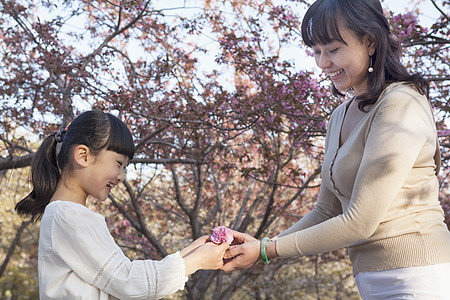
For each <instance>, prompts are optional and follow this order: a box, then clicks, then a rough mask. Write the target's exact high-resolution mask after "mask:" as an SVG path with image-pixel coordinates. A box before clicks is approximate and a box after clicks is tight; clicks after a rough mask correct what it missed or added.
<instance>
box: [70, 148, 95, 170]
mask: <svg viewBox="0 0 450 300" xmlns="http://www.w3.org/2000/svg"><path fill="white" fill-rule="evenodd" d="M90 155H92V154H91V153H90V150H89V147H87V146H85V145H77V146H76V147H75V149H74V150H73V158H74V160H75V163H76V164H78V165H79V166H81V167H87V166H89V162H90V161H89V156H90Z"/></svg>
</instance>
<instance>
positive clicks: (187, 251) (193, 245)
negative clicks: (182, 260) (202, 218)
mask: <svg viewBox="0 0 450 300" xmlns="http://www.w3.org/2000/svg"><path fill="white" fill-rule="evenodd" d="M208 240H209V235H204V236H201V237H199V238H198V239H196V240H195V241H193V242H192V243H191V244H190V245H189V246H187V247H186V248H184V249H183V250H181V251H180V256H181V257H185V256H186V255H189V254H190V253H192V251H195V249H197V248H198V247H200V246H203V245H204V244H206V242H207V241H208Z"/></svg>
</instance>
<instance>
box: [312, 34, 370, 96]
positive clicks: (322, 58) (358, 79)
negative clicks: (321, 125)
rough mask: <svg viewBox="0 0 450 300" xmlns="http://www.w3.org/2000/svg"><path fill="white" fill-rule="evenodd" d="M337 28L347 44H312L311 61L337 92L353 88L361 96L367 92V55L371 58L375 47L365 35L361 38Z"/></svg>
mask: <svg viewBox="0 0 450 300" xmlns="http://www.w3.org/2000/svg"><path fill="white" fill-rule="evenodd" d="M339 27H340V28H339V31H340V33H341V36H342V38H343V40H344V41H345V42H346V44H344V43H342V42H339V41H333V42H331V43H328V44H325V45H323V44H318V45H314V46H313V47H312V49H313V51H314V58H315V60H316V64H317V66H318V67H320V68H321V69H322V70H323V71H324V72H325V73H326V74H327V76H328V77H329V78H330V79H331V80H332V81H333V83H334V86H335V87H336V89H338V90H339V91H341V92H344V91H346V90H348V89H350V88H353V90H354V92H355V94H356V95H360V94H362V93H364V92H365V91H366V90H367V79H368V77H369V72H368V68H369V63H370V56H371V55H373V53H374V51H375V46H374V43H372V42H371V41H370V40H369V37H368V36H364V37H363V38H362V39H360V38H358V37H356V35H355V34H354V33H353V32H352V31H350V30H348V29H346V28H345V27H344V26H339Z"/></svg>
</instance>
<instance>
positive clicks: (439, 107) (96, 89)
mask: <svg viewBox="0 0 450 300" xmlns="http://www.w3.org/2000/svg"><path fill="white" fill-rule="evenodd" d="M432 2H433V4H435V7H436V11H437V15H438V16H439V17H438V19H437V20H436V22H435V23H434V25H433V26H431V27H430V28H425V27H422V26H421V25H420V24H419V23H418V22H417V18H418V14H419V13H420V11H413V12H410V13H405V14H394V13H389V12H388V11H387V13H388V14H390V20H391V21H392V23H391V26H392V29H393V31H394V32H395V33H396V34H397V36H398V37H399V38H400V39H401V41H402V43H403V46H404V49H405V54H406V57H407V63H408V66H409V67H410V68H411V69H413V70H418V71H421V72H424V73H425V74H426V76H427V77H428V78H429V79H430V81H431V84H432V91H431V96H432V97H431V98H432V101H433V105H434V106H435V108H436V117H437V121H438V124H439V130H440V131H439V132H440V136H441V142H442V148H443V149H442V150H443V151H442V152H443V157H444V165H443V171H442V174H443V176H442V201H443V204H444V207H446V213H447V217H448V215H449V203H450V202H449V199H448V198H446V196H445V195H447V194H448V193H446V192H445V191H446V190H447V189H448V180H447V173H448V167H447V161H448V151H447V149H448V148H449V145H450V143H449V141H448V138H449V136H450V134H449V133H448V132H449V131H448V130H447V124H446V122H445V119H446V117H447V113H448V111H449V109H448V104H447V101H448V83H449V79H450V78H449V77H448V74H449V73H448V57H449V56H448V46H449V43H450V40H449V25H448V14H447V15H446V13H445V12H448V11H449V9H448V8H449V6H450V4H449V2H448V1H432ZM0 3H1V7H0V11H1V12H0V23H1V24H2V26H1V29H0V38H1V40H2V44H1V48H0V59H1V61H2V64H1V68H0V80H1V86H0V95H1V99H2V101H1V102H0V105H1V110H0V126H1V127H0V139H1V141H2V148H0V153H1V157H0V171H1V172H5V174H6V172H7V174H8V176H7V177H5V178H4V179H3V182H5V184H8V178H12V177H14V175H15V174H17V171H18V170H21V169H23V168H26V167H28V166H29V164H30V161H31V158H32V156H33V155H34V151H35V150H36V147H37V146H36V145H37V144H38V141H39V140H40V139H42V138H43V137H45V136H47V135H49V134H51V133H52V132H54V131H55V130H57V129H58V128H62V127H64V126H66V125H67V124H68V123H69V122H70V120H72V119H73V118H74V116H76V115H78V114H79V113H80V112H81V111H83V110H86V109H91V108H98V109H103V110H105V111H111V112H113V113H115V114H116V115H118V116H119V117H120V118H121V119H122V120H124V121H125V122H126V123H127V124H128V125H129V127H130V129H131V131H132V133H133V136H134V138H135V142H136V145H137V154H136V157H135V158H134V159H133V161H132V162H131V165H130V166H129V167H128V180H127V181H126V182H125V183H124V184H123V186H121V187H120V188H119V189H118V190H117V191H115V192H114V193H112V194H111V195H110V201H108V202H107V203H103V204H96V203H95V202H90V203H91V205H92V206H93V209H95V210H98V211H100V212H102V213H103V214H104V215H106V216H107V221H108V223H109V227H110V229H111V232H112V234H113V235H114V237H115V238H116V239H117V241H118V243H119V245H120V246H121V247H122V248H123V249H124V250H125V251H126V253H127V254H128V255H129V256H130V257H131V258H150V259H161V258H162V257H164V256H165V255H167V254H169V253H172V252H174V251H176V250H178V249H180V248H181V247H182V246H183V245H186V244H188V243H189V242H190V241H192V240H193V239H195V238H197V237H199V236H200V235H202V234H208V233H210V231H211V229H212V228H213V227H214V226H217V225H226V226H228V227H231V228H234V229H237V230H240V231H244V232H248V233H250V234H252V235H254V236H255V237H257V238H261V237H263V236H265V235H267V236H272V235H275V234H276V233H278V232H280V231H282V230H283V229H286V228H287V227H289V226H290V225H291V224H293V223H294V222H295V221H296V220H298V219H299V218H300V217H301V216H302V215H304V214H305V213H306V212H307V211H308V210H310V209H311V207H312V206H313V205H314V201H315V199H316V197H317V189H318V184H319V182H320V181H319V176H320V162H321V158H322V153H323V137H324V135H325V129H326V121H327V119H328V117H329V116H330V114H331V112H332V111H333V109H334V108H335V107H336V106H337V105H339V104H340V103H341V101H342V100H341V99H337V98H334V97H332V96H331V95H330V93H329V89H328V82H327V80H326V78H324V77H323V76H322V75H321V74H317V73H316V72H314V70H312V69H311V70H308V69H307V68H304V64H305V61H306V60H307V58H305V57H306V55H304V53H305V54H306V53H307V49H306V48H305V47H304V46H303V45H302V41H301V37H300V34H299V25H300V20H301V15H302V13H303V12H304V9H305V8H306V7H307V5H308V2H307V1H294V0H292V1H288V0H286V1H275V0H265V1H263V0H250V1H248V0H247V1H238V0H236V1H220V0H216V1H173V3H174V5H172V6H171V4H170V3H171V2H169V3H168V2H167V1H151V0H146V1H136V0H135V1H133V0H128V1H119V0H117V1H113V0H96V1H86V0H65V1H62V0H61V1H48V0H20V1H15V0H10V1H6V0H0ZM177 5H178V6H177ZM288 49H290V51H291V52H290V54H292V52H294V53H295V55H293V56H292V55H291V56H289V54H288ZM292 49H294V50H292ZM297 53H300V55H297ZM293 57H298V58H297V59H293ZM2 184H3V183H2ZM23 221H25V222H27V220H23ZM24 224H25V225H24V226H26V225H28V223H24ZM19 225H20V224H18V225H17V235H16V236H17V237H18V239H19V238H20V234H21V233H22V232H23V229H21V227H19ZM28 227H30V225H28ZM13 244H14V243H13V238H11V240H10V245H11V246H13ZM5 249H8V250H10V249H12V250H14V247H9V246H8V245H5ZM6 252H7V251H5V253H6ZM342 254H343V253H342V251H336V252H333V253H331V254H327V255H323V256H318V257H313V258H311V260H309V259H303V260H302V261H303V264H306V263H310V264H311V265H312V266H315V268H312V269H313V270H316V273H315V274H314V275H313V279H312V280H317V278H318V276H319V271H318V270H319V268H318V267H317V266H318V265H319V264H320V263H342V262H343V261H344V262H343V263H344V264H345V260H344V259H343V257H344V256H343V255H342ZM290 263H291V261H274V263H273V264H271V266H270V272H268V274H271V275H267V270H268V269H267V268H269V267H264V266H262V265H256V266H255V267H254V268H252V269H250V270H247V271H242V272H235V273H233V274H223V273H221V272H219V271H199V272H197V273H196V274H194V275H193V276H192V278H191V280H190V281H189V282H188V283H187V286H186V289H185V291H184V294H185V296H186V297H187V298H188V299H202V298H208V299H209V298H211V299H230V297H231V296H232V294H237V295H239V293H242V292H240V291H239V288H243V287H245V285H251V284H253V283H254V282H257V281H258V280H266V281H267V280H269V281H270V279H268V278H267V276H276V275H274V274H277V272H281V271H280V270H282V269H283V268H286V266H287V265H289V264H290ZM262 270H264V271H266V272H262ZM283 270H284V269H283ZM350 275H351V271H347V272H346V273H345V272H344V273H343V274H342V276H341V275H340V276H341V277H339V280H343V278H348V277H349V276H350ZM1 276H2V274H0V278H1ZM258 278H261V279H258ZM314 278H315V279H314ZM336 286H337V285H336ZM243 289H245V288H243ZM312 290H313V291H314V293H317V294H318V295H319V294H320V293H325V292H326V291H324V290H325V289H322V290H321V289H320V288H319V287H318V286H316V287H315V288H314V289H312ZM258 293H260V296H261V295H262V294H265V293H267V291H266V290H264V289H258ZM335 293H336V294H339V293H341V294H340V295H345V291H336V292H335ZM343 293H344V294H343ZM256 297H258V295H256V294H255V298H256Z"/></svg>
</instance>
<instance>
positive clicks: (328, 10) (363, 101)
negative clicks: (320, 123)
mask: <svg viewBox="0 0 450 300" xmlns="http://www.w3.org/2000/svg"><path fill="white" fill-rule="evenodd" d="M340 24H342V26H344V27H345V28H347V29H349V30H351V31H353V32H354V33H355V34H356V36H357V37H359V38H361V39H362V38H363V37H364V36H366V35H367V36H368V37H369V38H370V39H371V40H372V41H374V43H375V53H374V54H373V56H372V63H373V72H372V73H369V77H368V90H367V92H366V93H364V94H363V95H359V96H358V97H357V98H356V99H357V100H358V107H359V109H360V110H362V111H364V108H365V107H366V106H367V105H370V104H373V103H375V102H376V101H377V99H378V97H379V96H380V94H381V93H382V92H383V90H384V89H385V88H386V85H387V84H390V83H393V82H409V83H412V84H414V86H415V87H416V89H417V90H418V91H419V92H420V93H421V94H423V95H426V96H427V97H428V89H429V84H428V82H427V80H426V79H425V78H423V76H422V74H420V73H416V74H412V75H411V74H409V72H408V71H407V69H406V67H405V66H404V65H403V64H402V63H401V61H400V58H401V55H402V51H401V45H400V42H399V41H398V40H396V39H394V37H393V36H392V35H391V32H390V29H389V23H388V20H387V19H386V17H385V16H384V14H383V9H382V7H381V3H380V1H379V0H318V1H316V2H314V4H312V5H311V6H310V7H309V9H308V11H307V12H306V14H305V16H304V18H303V22H302V37H303V41H304V42H305V44H306V45H307V46H309V47H313V46H314V45H317V44H322V45H325V44H328V43H331V42H333V41H338V42H341V43H344V44H346V43H345V41H344V40H343V38H342V35H341V34H340V32H339V25H340ZM333 94H335V95H340V96H342V93H340V92H339V91H338V90H337V89H336V87H335V86H334V84H333Z"/></svg>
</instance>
